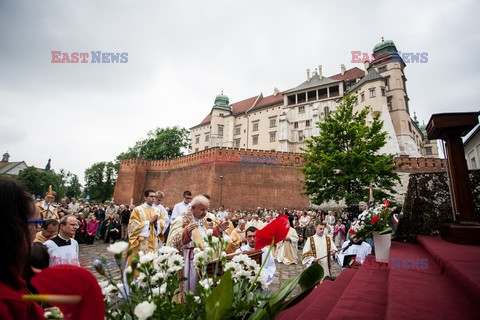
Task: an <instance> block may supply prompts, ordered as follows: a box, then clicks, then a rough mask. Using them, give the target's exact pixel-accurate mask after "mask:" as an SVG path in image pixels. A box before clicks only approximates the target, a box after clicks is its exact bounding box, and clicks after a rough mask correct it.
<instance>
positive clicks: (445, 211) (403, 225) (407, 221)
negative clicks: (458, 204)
mask: <svg viewBox="0 0 480 320" xmlns="http://www.w3.org/2000/svg"><path fill="white" fill-rule="evenodd" d="M469 176H470V182H471V187H472V193H473V198H474V207H475V213H476V215H477V220H478V221H480V170H475V171H470V173H469ZM452 219H453V217H452V206H451V202H450V193H449V189H448V185H447V174H446V173H445V172H438V173H413V174H411V175H410V180H409V183H408V189H407V194H406V197H405V202H404V206H403V217H402V219H401V220H400V223H399V225H398V228H397V231H396V235H397V236H411V235H425V234H427V235H428V234H437V233H438V230H439V227H440V225H441V224H443V223H448V222H452Z"/></svg>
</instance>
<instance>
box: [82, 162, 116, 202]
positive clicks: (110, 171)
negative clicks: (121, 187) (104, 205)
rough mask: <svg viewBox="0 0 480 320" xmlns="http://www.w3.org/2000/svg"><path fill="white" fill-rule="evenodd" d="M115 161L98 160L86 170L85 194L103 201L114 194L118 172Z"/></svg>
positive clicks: (92, 198)
mask: <svg viewBox="0 0 480 320" xmlns="http://www.w3.org/2000/svg"><path fill="white" fill-rule="evenodd" d="M116 172H117V171H116V170H115V165H114V164H113V162H97V163H94V164H93V165H92V166H91V167H89V168H87V169H86V170H85V191H84V193H85V195H89V196H90V199H91V200H96V201H99V202H103V201H105V200H110V199H111V197H112V195H113V189H114V187H115V181H116V179H117V174H116Z"/></svg>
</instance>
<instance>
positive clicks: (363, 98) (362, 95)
mask: <svg viewBox="0 0 480 320" xmlns="http://www.w3.org/2000/svg"><path fill="white" fill-rule="evenodd" d="M360 100H361V101H362V102H363V101H365V93H363V92H362V93H360Z"/></svg>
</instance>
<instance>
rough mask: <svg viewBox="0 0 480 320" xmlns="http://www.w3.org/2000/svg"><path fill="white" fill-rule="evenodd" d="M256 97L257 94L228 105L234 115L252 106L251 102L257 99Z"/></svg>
mask: <svg viewBox="0 0 480 320" xmlns="http://www.w3.org/2000/svg"><path fill="white" fill-rule="evenodd" d="M257 99H258V96H254V97H251V98H248V99H245V100H242V101H239V102H235V103H232V104H231V105H230V107H231V108H232V113H233V114H234V115H235V114H239V113H243V112H245V111H247V110H248V109H250V108H251V107H253V104H254V103H255V101H257Z"/></svg>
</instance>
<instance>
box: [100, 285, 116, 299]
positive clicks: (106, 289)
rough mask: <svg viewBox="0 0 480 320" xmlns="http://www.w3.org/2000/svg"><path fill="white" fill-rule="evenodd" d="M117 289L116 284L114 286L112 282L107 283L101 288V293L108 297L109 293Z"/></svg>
mask: <svg viewBox="0 0 480 320" xmlns="http://www.w3.org/2000/svg"><path fill="white" fill-rule="evenodd" d="M117 290H118V288H117V287H116V286H114V285H113V284H109V285H108V286H106V287H105V288H103V289H102V293H103V295H104V296H105V297H108V296H109V295H110V293H112V292H116V291H117Z"/></svg>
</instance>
